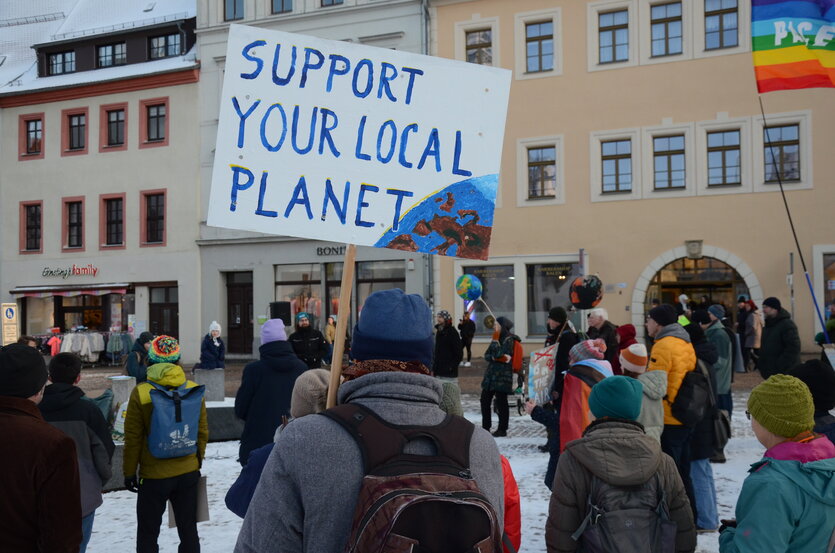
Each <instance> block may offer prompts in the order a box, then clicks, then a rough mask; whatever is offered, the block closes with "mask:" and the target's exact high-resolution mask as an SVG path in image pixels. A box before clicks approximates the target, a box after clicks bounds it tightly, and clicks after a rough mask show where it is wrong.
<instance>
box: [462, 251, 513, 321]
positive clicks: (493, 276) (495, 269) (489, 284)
mask: <svg viewBox="0 0 835 553" xmlns="http://www.w3.org/2000/svg"><path fill="white" fill-rule="evenodd" d="M463 269H464V273H465V274H470V275H475V276H477V277H478V279H479V280H480V281H481V287H482V294H481V297H482V298H483V299H484V301H485V302H487V304H488V305H489V306H490V308H491V309H492V310H493V314H494V315H495V316H496V317H502V316H504V317H507V318H509V319H510V320H513V317H514V316H515V314H514V309H515V303H514V293H513V283H514V271H513V265H480V266H477V267H464V268H463ZM470 307H473V312H472V315H471V316H470V318H471V319H472V320H473V321H474V322H475V327H476V336H490V335H491V334H492V333H493V330H492V329H490V328H487V327H486V326H485V325H484V320H485V318H486V317H487V315H489V312H488V311H487V310H486V309H485V308H484V304H483V303H482V302H480V301H475V302H470V301H464V312H466V311H467V309H468V308H470Z"/></svg>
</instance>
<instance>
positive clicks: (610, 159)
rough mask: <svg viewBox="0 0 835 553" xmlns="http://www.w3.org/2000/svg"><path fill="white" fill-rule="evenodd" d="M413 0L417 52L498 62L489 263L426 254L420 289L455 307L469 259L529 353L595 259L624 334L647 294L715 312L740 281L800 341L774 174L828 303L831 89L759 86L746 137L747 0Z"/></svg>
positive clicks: (793, 262)
mask: <svg viewBox="0 0 835 553" xmlns="http://www.w3.org/2000/svg"><path fill="white" fill-rule="evenodd" d="M430 6H431V21H432V27H431V32H430V36H431V52H432V53H433V54H435V55H438V56H442V57H447V58H454V59H460V60H466V61H470V62H473V63H483V64H487V65H494V66H498V67H504V68H507V69H511V70H512V71H513V84H512V87H511V97H510V106H509V111H508V119H507V128H506V134H505V142H504V151H503V154H502V172H501V177H500V191H499V198H498V204H497V210H496V216H495V226H494V229H493V238H492V243H491V250H490V260H489V261H487V262H484V263H473V262H470V261H466V260H446V259H444V260H438V261H436V268H435V271H436V276H435V286H436V297H438V298H440V299H439V303H440V304H442V305H444V306H451V305H455V314H456V316H457V317H460V316H461V315H462V314H463V309H464V305H463V302H462V301H460V300H459V299H458V298H457V297H456V296H455V292H454V286H453V284H454V282H455V279H456V278H457V277H458V276H460V275H461V274H463V273H465V272H472V273H476V274H478V275H479V276H481V277H482V279H483V281H484V284H485V290H486V291H485V298H486V300H487V301H488V303H490V305H491V307H492V308H493V311H494V312H496V314H497V315H499V314H504V315H507V316H509V317H511V319H513V320H514V321H515V322H516V329H515V330H516V332H517V333H518V334H519V335H520V336H522V337H523V339H525V340H526V341H527V345H528V347H529V349H530V348H532V347H534V346H536V344H537V343H541V339H542V338H543V337H544V334H545V319H546V317H547V313H548V309H549V308H550V307H551V306H554V305H566V304H567V303H568V287H569V286H568V283H570V282H571V279H572V277H573V276H574V275H577V274H581V273H596V274H598V275H599V276H600V277H601V279H602V280H603V282H604V283H605V296H604V298H603V301H602V303H601V307H605V308H607V309H608V312H609V315H610V319H611V320H612V321H613V322H614V323H616V324H625V323H632V324H634V325H635V326H636V328H637V330H638V332H639V335H640V334H643V330H644V320H645V313H646V311H647V310H648V308H649V307H650V306H651V302H652V300H653V299H659V300H661V301H663V302H668V303H674V302H676V301H677V298H678V296H679V295H680V294H682V293H684V294H687V295H688V296H689V297H690V298H691V300H692V301H695V302H696V303H700V302H704V303H706V304H707V303H716V302H720V303H723V304H724V305H725V306H726V307H728V310H729V311H731V312H732V316H733V315H735V312H736V303H737V302H736V300H737V298H738V297H739V296H740V295H746V296H748V297H750V298H751V299H753V300H754V302H755V303H756V304H757V305H758V306H759V305H760V304H761V302H762V300H763V299H764V298H765V297H768V296H776V297H778V298H779V299H780V300H781V301H782V303H783V305H784V306H785V307H786V309H788V310H789V311H793V313H794V318H795V321H796V322H797V325H798V327H799V330H800V335H801V338H802V340H803V347H804V350H805V351H808V352H812V351H815V349H814V343H813V340H812V338H813V335H814V334H815V332H817V331H818V330H819V325H818V324H817V321H816V316H815V314H814V309H813V306H812V301H811V296H810V294H809V292H808V290H807V288H806V284H805V279H804V276H803V271H802V268H801V263H800V259H799V256H798V255H797V253H796V252H795V249H796V248H795V246H794V241H793V239H792V235H791V231H790V227H789V223H788V220H787V217H786V212H785V209H784V207H783V200H782V198H781V195H780V191H779V184H778V174H779V179H780V180H782V183H783V186H784V188H785V191H786V199H787V202H788V205H789V206H790V208H791V210H792V214H793V216H794V222H795V225H796V227H797V232H798V238H799V240H800V245H801V250H802V254H803V256H804V258H805V262H806V264H807V266H808V269H809V272H810V276H811V279H812V282H813V284H814V287H815V291H816V293H817V297H818V299H819V301H821V300H823V301H826V302H827V303H828V302H831V301H832V300H833V299H835V247H833V233H832V230H831V225H830V223H829V221H828V216H827V214H828V213H829V212H830V211H831V206H832V205H835V189H833V187H832V186H831V183H830V182H829V181H830V180H831V177H830V176H831V175H832V174H833V172H835V158H833V156H831V155H830V154H829V150H830V149H831V146H830V145H831V143H832V140H833V131H832V129H833V126H834V125H835V109H833V97H832V91H831V90H826V89H807V90H795V91H781V92H774V93H769V94H766V95H764V96H763V97H762V100H763V104H764V108H765V126H766V127H767V129H768V131H767V134H766V131H764V120H763V116H762V115H761V113H760V105H759V102H758V95H757V89H756V85H755V79H754V74H753V68H752V58H751V48H750V19H751V12H750V10H751V5H750V1H749V0H723V1H722V2H719V1H716V2H690V1H688V0H683V1H668V0H663V1H653V0H588V1H577V0H548V1H545V0H525V1H523V2H506V1H502V0H472V1H467V0H433V1H432V2H430ZM792 252H795V253H794V254H793V253H792ZM792 258H793V259H792ZM476 313H477V314H476V316H477V317H478V318H481V317H482V316H483V313H482V312H481V310H477V312H476ZM575 318H576V319H577V320H576V322H581V321H579V314H575ZM478 322H479V325H478V327H479V334H480V335H481V336H482V339H483V340H486V339H487V338H486V337H487V336H488V330H487V329H486V328H485V327H484V326H483V325H482V324H481V321H480V320H479V321H478Z"/></svg>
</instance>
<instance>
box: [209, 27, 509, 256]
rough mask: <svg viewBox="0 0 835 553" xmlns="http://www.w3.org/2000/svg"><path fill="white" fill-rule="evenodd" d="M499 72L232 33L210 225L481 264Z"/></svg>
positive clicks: (503, 91)
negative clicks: (451, 258)
mask: <svg viewBox="0 0 835 553" xmlns="http://www.w3.org/2000/svg"><path fill="white" fill-rule="evenodd" d="M509 92H510V72H509V71H507V70H503V69H498V68H493V67H485V66H481V65H476V64H470V63H464V62H459V61H453V60H447V59H442V58H436V57H430V56H422V55H418V54H410V53H406V52H400V51H396V50H387V49H383V48H373V47H369V46H363V45H358V44H352V43H347V42H338V41H330V40H324V39H319V38H314V37H310V36H305V35H297V34H290V33H284V32H279V31H269V30H264V29H259V28H254V27H247V26H243V25H232V26H231V27H230V32H229V42H228V49H227V55H226V61H225V77H224V83H223V93H222V95H221V101H220V114H219V120H218V133H217V144H216V149H215V159H214V168H213V173H212V187H211V194H210V200H209V213H208V224H209V225H212V226H218V227H225V228H232V229H241V230H250V231H257V232H263V233H269V234H279V235H286V236H297V237H302V238H312V239H320V240H329V241H334V240H336V241H339V242H345V243H349V244H356V245H365V246H375V247H385V248H394V249H399V250H405V251H419V252H425V253H433V254H441V255H448V256H456V257H467V258H474V259H487V254H488V249H489V246H490V235H491V230H492V225H493V210H494V207H495V201H496V193H497V189H498V177H499V165H500V160H501V150H502V142H503V135H504V125H505V116H506V113H507V101H508V95H509Z"/></svg>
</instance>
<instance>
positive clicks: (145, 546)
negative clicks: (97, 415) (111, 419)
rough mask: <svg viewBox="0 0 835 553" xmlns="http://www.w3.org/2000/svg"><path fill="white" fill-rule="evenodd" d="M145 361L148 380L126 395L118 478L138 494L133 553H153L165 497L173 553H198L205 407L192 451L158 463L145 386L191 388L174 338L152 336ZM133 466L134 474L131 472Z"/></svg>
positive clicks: (206, 437) (148, 390) (206, 432)
mask: <svg viewBox="0 0 835 553" xmlns="http://www.w3.org/2000/svg"><path fill="white" fill-rule="evenodd" d="M148 358H149V359H150V361H151V362H152V363H153V365H151V366H150V367H148V382H143V383H141V384H139V385H137V386H136V387H135V388H134V389H133V391H132V392H131V395H130V400H129V401H128V410H127V414H126V415H125V449H124V464H123V467H124V471H123V472H124V475H125V487H126V488H127V489H128V490H130V491H132V492H134V493H137V494H138V497H137V501H136V515H137V519H138V524H137V530H136V551H137V553H145V552H153V553H156V552H157V551H158V548H157V538H158V537H159V529H160V524H161V523H162V514H163V512H164V511H165V505H166V502H167V501H168V500H169V499H170V500H171V505H172V507H173V509H174V516H175V517H176V519H177V532H178V534H179V536H180V548H179V550H178V551H179V553H198V552H199V551H200V540H199V537H198V535H197V520H196V519H197V486H198V483H199V480H200V467H201V465H202V461H203V456H204V455H205V453H206V443H207V442H208V441H209V425H208V422H207V420H206V403H205V400H204V401H203V402H202V405H201V408H200V421H199V423H198V432H197V451H196V452H195V453H192V454H190V455H185V456H183V457H173V458H168V459H160V458H156V457H154V456H153V455H151V452H150V450H149V449H148V435H149V433H150V429H151V414H152V411H153V409H154V405H153V403H152V401H151V390H152V389H154V388H153V385H152V384H151V383H155V384H157V385H160V386H164V387H166V388H169V389H171V388H177V387H179V386H182V385H183V384H185V385H186V388H193V387H195V386H197V384H196V383H194V382H192V381H190V380H186V375H185V373H184V372H183V369H182V367H180V366H179V365H176V363H177V361H179V359H180V345H179V344H178V343H177V340H176V339H175V338H172V337H170V336H158V337H157V338H155V339H154V341H153V342H151V347H150V349H149V350H148ZM137 468H138V474H137Z"/></svg>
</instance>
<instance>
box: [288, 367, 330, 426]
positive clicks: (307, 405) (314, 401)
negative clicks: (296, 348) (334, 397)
mask: <svg viewBox="0 0 835 553" xmlns="http://www.w3.org/2000/svg"><path fill="white" fill-rule="evenodd" d="M330 377H331V373H330V371H326V370H325V369H310V370H308V371H304V372H303V373H302V374H301V375H299V377H298V378H297V379H296V384H295V385H294V386H293V395H292V397H291V398H290V416H291V417H293V418H294V419H297V418H299V417H303V416H305V415H312V414H314V413H321V412H322V411H324V410H325V408H326V406H327V400H328V384H329V383H330Z"/></svg>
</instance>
